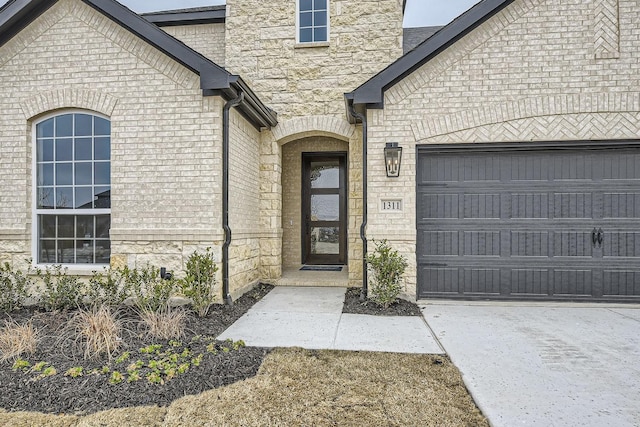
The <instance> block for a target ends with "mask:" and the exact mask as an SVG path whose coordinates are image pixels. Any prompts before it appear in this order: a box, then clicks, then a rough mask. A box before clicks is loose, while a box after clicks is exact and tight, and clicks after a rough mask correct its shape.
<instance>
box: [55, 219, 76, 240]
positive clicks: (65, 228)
mask: <svg viewBox="0 0 640 427" xmlns="http://www.w3.org/2000/svg"><path fill="white" fill-rule="evenodd" d="M75 218H76V217H75V216H73V215H58V237H75V233H74V231H75Z"/></svg>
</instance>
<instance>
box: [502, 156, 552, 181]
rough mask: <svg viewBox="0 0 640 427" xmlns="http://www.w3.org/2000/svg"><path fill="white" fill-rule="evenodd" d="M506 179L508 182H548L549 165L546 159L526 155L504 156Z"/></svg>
mask: <svg viewBox="0 0 640 427" xmlns="http://www.w3.org/2000/svg"><path fill="white" fill-rule="evenodd" d="M503 158H504V162H505V163H506V168H505V169H506V170H507V171H509V176H508V177H507V178H508V179H509V180H510V181H513V182H518V181H525V182H530V181H548V180H549V163H548V160H547V158H546V157H541V156H539V157H533V156H527V155H510V156H508V155H505V156H503Z"/></svg>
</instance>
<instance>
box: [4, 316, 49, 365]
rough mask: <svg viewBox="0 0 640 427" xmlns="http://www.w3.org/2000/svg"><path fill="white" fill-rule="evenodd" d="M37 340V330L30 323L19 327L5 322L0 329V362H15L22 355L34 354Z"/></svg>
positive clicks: (14, 323)
mask: <svg viewBox="0 0 640 427" xmlns="http://www.w3.org/2000/svg"><path fill="white" fill-rule="evenodd" d="M39 339H40V338H39V334H38V330H37V329H36V328H34V327H33V325H32V324H31V323H26V324H23V325H20V324H18V323H16V322H7V321H6V320H5V323H4V327H3V328H1V329H0V361H2V362H4V361H7V360H14V361H15V360H18V358H19V357H21V356H22V355H24V354H33V353H35V351H36V348H37V347H38V341H39Z"/></svg>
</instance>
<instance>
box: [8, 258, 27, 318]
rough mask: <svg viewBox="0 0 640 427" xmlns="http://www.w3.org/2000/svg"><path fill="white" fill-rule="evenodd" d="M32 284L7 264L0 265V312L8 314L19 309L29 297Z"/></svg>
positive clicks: (20, 272)
mask: <svg viewBox="0 0 640 427" xmlns="http://www.w3.org/2000/svg"><path fill="white" fill-rule="evenodd" d="M32 285H33V282H32V281H31V279H29V277H28V276H27V275H26V274H24V273H23V272H22V271H20V270H14V269H13V268H12V267H11V265H10V264H9V263H8V262H5V263H4V264H2V265H0V310H4V311H6V312H10V311H13V310H16V309H17V308H20V307H21V306H22V305H23V304H24V300H25V299H27V298H29V297H30V296H31V294H30V292H29V288H30V287H31V286H32Z"/></svg>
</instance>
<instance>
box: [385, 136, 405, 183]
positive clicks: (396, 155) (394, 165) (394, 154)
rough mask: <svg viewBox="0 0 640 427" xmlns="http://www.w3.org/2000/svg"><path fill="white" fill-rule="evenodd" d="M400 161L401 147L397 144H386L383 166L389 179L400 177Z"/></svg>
mask: <svg viewBox="0 0 640 427" xmlns="http://www.w3.org/2000/svg"><path fill="white" fill-rule="evenodd" d="M401 160H402V147H399V146H398V143H397V142H387V145H386V146H385V147H384V164H385V166H386V168H387V176H388V177H389V178H397V177H399V176H400V162H401Z"/></svg>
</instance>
